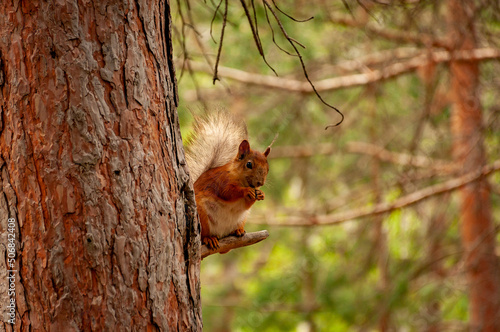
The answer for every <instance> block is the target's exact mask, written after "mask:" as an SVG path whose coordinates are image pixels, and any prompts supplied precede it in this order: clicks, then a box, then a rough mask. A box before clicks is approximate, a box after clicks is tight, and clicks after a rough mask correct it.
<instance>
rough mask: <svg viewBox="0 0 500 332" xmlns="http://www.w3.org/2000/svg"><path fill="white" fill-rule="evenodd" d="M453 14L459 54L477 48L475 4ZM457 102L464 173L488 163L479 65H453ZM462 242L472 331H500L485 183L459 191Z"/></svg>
mask: <svg viewBox="0 0 500 332" xmlns="http://www.w3.org/2000/svg"><path fill="white" fill-rule="evenodd" d="M448 5H449V6H448V12H449V13H450V17H449V22H450V28H451V35H450V37H451V41H452V47H453V49H454V50H469V49H473V48H474V47H475V46H476V37H475V27H474V20H475V19H476V18H475V8H474V2H473V1H463V0H449V3H448ZM450 74H451V92H452V98H453V113H452V119H451V121H452V123H451V126H452V132H453V135H454V157H455V160H456V163H457V165H459V166H460V167H461V169H462V172H463V173H469V172H472V171H477V170H478V169H481V167H483V166H484V165H485V163H486V157H485V152H484V142H483V141H484V139H483V133H482V127H483V126H482V110H481V104H480V100H479V94H478V85H479V66H478V63H477V62H474V61H451V62H450ZM460 199H461V216H462V224H461V225H462V226H461V232H462V242H463V246H464V250H465V263H466V274H467V279H468V283H469V312H470V327H471V330H472V331H500V301H499V300H500V283H499V277H498V272H499V270H498V261H497V258H496V255H495V233H496V232H495V229H494V224H493V220H492V214H491V202H490V188H489V185H488V181H487V179H486V178H480V179H478V180H477V181H475V182H471V183H469V184H467V185H466V186H464V187H463V188H462V189H461V190H460Z"/></svg>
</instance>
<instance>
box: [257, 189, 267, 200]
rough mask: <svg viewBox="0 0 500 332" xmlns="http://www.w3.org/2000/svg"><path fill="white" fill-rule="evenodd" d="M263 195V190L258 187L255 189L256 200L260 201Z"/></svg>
mask: <svg viewBox="0 0 500 332" xmlns="http://www.w3.org/2000/svg"><path fill="white" fill-rule="evenodd" d="M264 197H265V195H264V192H263V191H261V190H259V189H255V199H256V200H258V201H262V200H263V199H264Z"/></svg>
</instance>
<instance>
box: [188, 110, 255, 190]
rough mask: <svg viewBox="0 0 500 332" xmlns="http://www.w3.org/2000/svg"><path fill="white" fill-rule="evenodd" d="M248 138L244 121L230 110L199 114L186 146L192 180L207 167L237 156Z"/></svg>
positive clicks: (220, 163)
mask: <svg viewBox="0 0 500 332" xmlns="http://www.w3.org/2000/svg"><path fill="white" fill-rule="evenodd" d="M245 139H248V132H247V127H246V125H245V123H244V122H243V121H239V120H238V119H236V118H235V117H234V116H233V115H231V114H230V113H229V112H225V111H218V112H213V113H209V114H207V115H205V116H202V117H197V118H196V119H195V123H194V129H193V133H192V135H191V136H190V137H189V139H188V140H187V146H186V161H187V164H188V167H189V172H190V174H191V179H193V183H194V182H196V180H197V179H198V178H199V177H200V175H201V174H203V173H204V172H206V171H207V170H209V169H211V168H215V167H219V166H222V165H225V164H227V163H229V162H230V161H231V160H232V159H233V158H235V157H236V154H237V152H238V147H239V145H240V143H241V141H243V140H245Z"/></svg>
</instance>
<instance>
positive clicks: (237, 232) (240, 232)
mask: <svg viewBox="0 0 500 332" xmlns="http://www.w3.org/2000/svg"><path fill="white" fill-rule="evenodd" d="M245 233H246V231H245V229H244V228H243V227H241V228H238V229H237V230H235V231H234V233H233V235H234V236H237V237H242V236H243V235H245Z"/></svg>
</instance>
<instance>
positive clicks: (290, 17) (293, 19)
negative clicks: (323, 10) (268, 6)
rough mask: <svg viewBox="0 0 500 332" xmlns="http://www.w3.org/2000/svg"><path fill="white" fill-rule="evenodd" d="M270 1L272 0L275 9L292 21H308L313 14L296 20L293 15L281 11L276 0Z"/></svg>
mask: <svg viewBox="0 0 500 332" xmlns="http://www.w3.org/2000/svg"><path fill="white" fill-rule="evenodd" d="M271 1H272V2H273V5H274V7H276V9H277V10H278V11H279V12H280V13H281V14H283V15H285V16H286V17H288V18H289V19H291V20H292V21H295V22H300V23H303V22H307V21H310V20H312V19H313V18H314V16H311V17H309V18H306V19H304V20H297V19H296V18H294V17H292V16H290V15H288V14H287V13H285V12H284V11H282V10H281V9H280V7H278V5H277V4H276V2H275V1H274V0H271Z"/></svg>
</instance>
